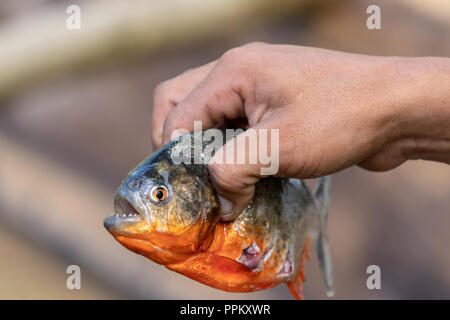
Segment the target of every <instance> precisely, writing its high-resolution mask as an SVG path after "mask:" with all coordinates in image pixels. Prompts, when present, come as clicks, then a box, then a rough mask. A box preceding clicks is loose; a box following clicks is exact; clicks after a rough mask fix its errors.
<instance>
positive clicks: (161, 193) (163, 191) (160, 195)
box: [150, 186, 169, 203]
mask: <svg viewBox="0 0 450 320" xmlns="http://www.w3.org/2000/svg"><path fill="white" fill-rule="evenodd" d="M168 195H169V190H167V187H166V186H155V187H153V188H152V190H151V191H150V198H151V200H152V201H153V202H154V203H160V202H162V201H164V200H166V199H167V196H168Z"/></svg>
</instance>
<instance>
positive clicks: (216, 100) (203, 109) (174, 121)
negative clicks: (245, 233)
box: [152, 43, 450, 220]
mask: <svg viewBox="0 0 450 320" xmlns="http://www.w3.org/2000/svg"><path fill="white" fill-rule="evenodd" d="M194 120H201V121H202V123H203V129H207V128H212V127H222V128H223V127H230V126H232V125H235V126H236V122H237V123H238V125H237V126H240V127H250V128H266V129H273V128H276V129H279V134H280V137H279V140H280V141H281V143H280V146H279V153H280V157H279V158H280V164H279V171H278V173H277V176H279V177H295V178H313V177H318V176H324V175H328V174H330V173H333V172H336V171H339V170H342V169H344V168H347V167H350V166H352V165H360V166H361V167H363V168H366V169H369V170H374V171H384V170H389V169H392V168H395V167H396V166H398V165H400V164H402V163H403V162H405V161H407V160H408V159H427V160H435V161H441V162H445V163H450V59H448V58H433V57H424V58H405V57H377V56H366V55H360V54H350V53H343V52H337V51H330V50H324V49H318V48H309V47H301V46H293V45H269V44H264V43H251V44H248V45H245V46H242V47H239V48H235V49H231V50H229V51H228V52H226V53H225V54H224V55H223V56H222V57H221V58H219V59H218V60H216V61H213V62H211V63H209V64H206V65H204V66H201V67H199V68H195V69H192V70H188V71H186V72H185V73H183V74H181V75H179V76H177V77H175V78H173V79H171V80H168V81H165V82H163V83H162V84H161V85H160V86H158V88H157V89H156V91H155V95H154V107H153V118H152V131H153V135H152V137H153V143H154V145H155V146H160V145H161V144H166V143H167V142H169V141H170V140H171V138H172V133H173V132H174V131H175V130H177V129H181V128H183V129H187V130H189V131H193V130H194V127H193V125H194ZM244 137H245V134H243V135H240V137H237V138H235V139H244ZM220 157H223V149H221V150H219V151H218V152H217V153H216V155H215V158H217V159H218V158H220ZM259 167H260V166H259V165H229V164H218V163H212V164H211V165H210V166H209V171H210V173H211V177H212V182H213V185H214V187H215V189H216V190H217V192H218V193H219V194H220V195H221V196H222V197H220V198H219V199H220V201H221V204H222V218H223V219H224V220H232V219H234V218H235V217H236V215H237V214H239V213H240V212H241V211H242V210H243V209H244V208H245V207H246V206H247V205H248V203H249V201H250V199H252V197H253V195H254V192H255V183H257V182H258V181H259V180H260V173H259ZM224 199H227V200H224Z"/></svg>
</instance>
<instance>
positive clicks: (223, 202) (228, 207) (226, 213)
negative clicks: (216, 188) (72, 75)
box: [217, 195, 233, 220]
mask: <svg viewBox="0 0 450 320" xmlns="http://www.w3.org/2000/svg"><path fill="white" fill-rule="evenodd" d="M217 197H218V198H219V202H220V211H221V214H220V215H221V218H222V220H227V219H231V218H232V217H233V203H232V202H231V201H228V200H227V199H225V198H223V197H222V196H221V195H217Z"/></svg>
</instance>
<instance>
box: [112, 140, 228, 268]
mask: <svg viewBox="0 0 450 320" xmlns="http://www.w3.org/2000/svg"><path fill="white" fill-rule="evenodd" d="M185 140H186V137H185V138H183V137H182V138H179V139H178V140H175V141H174V142H172V143H170V144H168V145H166V146H165V147H163V148H161V149H160V150H159V151H157V152H156V153H154V154H153V155H152V156H150V157H149V158H148V159H146V160H144V161H143V162H142V163H141V164H140V165H138V166H137V167H136V168H135V169H134V170H133V171H131V172H130V173H129V175H128V176H127V177H126V179H125V180H124V181H123V183H122V185H121V186H120V187H119V189H118V191H117V194H116V196H115V200H114V208H115V213H114V214H112V215H111V216H109V217H107V218H106V219H105V221H104V226H105V228H106V229H107V230H108V231H109V232H110V233H111V234H112V235H113V236H114V238H115V239H116V240H117V241H119V242H120V243H121V244H122V245H124V246H125V247H127V248H128V249H130V250H132V251H134V252H136V253H139V254H142V255H144V256H146V257H148V258H150V259H151V260H153V261H155V262H157V263H161V264H168V263H173V262H179V261H182V260H183V259H186V258H187V257H189V256H190V255H191V254H193V253H195V252H197V251H198V250H199V249H201V248H202V246H205V245H207V242H208V241H210V240H212V233H213V232H212V231H213V228H214V225H215V224H216V222H217V220H218V210H219V208H220V204H219V202H218V199H217V195H216V193H215V192H214V189H213V188H212V185H211V182H210V180H209V173H208V169H207V165H204V164H192V163H187V164H184V163H179V164H175V163H174V161H173V159H172V157H171V153H172V152H173V151H174V150H176V149H177V146H179V145H180V144H186V141H185Z"/></svg>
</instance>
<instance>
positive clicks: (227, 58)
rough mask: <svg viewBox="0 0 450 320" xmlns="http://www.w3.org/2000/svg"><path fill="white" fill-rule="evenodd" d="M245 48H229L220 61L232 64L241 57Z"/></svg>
mask: <svg viewBox="0 0 450 320" xmlns="http://www.w3.org/2000/svg"><path fill="white" fill-rule="evenodd" d="M246 50H247V49H246V48H244V47H236V48H233V49H230V50H228V51H227V52H225V53H224V54H223V55H222V57H221V58H220V62H221V63H224V64H234V63H236V62H237V61H239V60H240V59H241V58H242V56H243V55H244V54H245V51H246Z"/></svg>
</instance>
